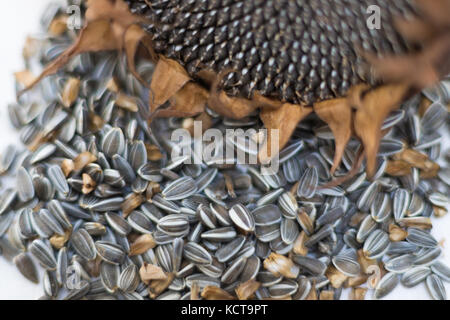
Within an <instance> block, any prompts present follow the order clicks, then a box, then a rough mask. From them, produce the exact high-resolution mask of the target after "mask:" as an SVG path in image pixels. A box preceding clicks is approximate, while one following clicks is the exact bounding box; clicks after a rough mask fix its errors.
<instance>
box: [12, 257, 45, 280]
mask: <svg viewBox="0 0 450 320" xmlns="http://www.w3.org/2000/svg"><path fill="white" fill-rule="evenodd" d="M13 262H14V264H15V265H16V267H17V269H18V270H19V271H20V273H21V274H22V275H23V276H24V277H25V278H27V279H28V280H30V281H31V282H33V283H39V278H38V273H37V269H36V266H35V264H34V262H33V260H31V258H30V256H29V255H28V254H27V253H25V252H22V253H20V254H18V255H17V256H15V257H14V259H13Z"/></svg>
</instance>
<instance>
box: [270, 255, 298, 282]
mask: <svg viewBox="0 0 450 320" xmlns="http://www.w3.org/2000/svg"><path fill="white" fill-rule="evenodd" d="M264 268H266V269H267V270H268V271H270V272H271V273H273V274H274V275H275V276H277V277H279V276H280V275H282V276H284V277H286V278H290V279H295V278H296V277H297V276H298V273H299V271H300V270H299V267H298V266H297V265H295V264H294V262H293V261H292V260H291V259H289V258H287V257H285V256H283V255H281V254H278V253H275V252H272V253H271V254H270V256H269V257H267V258H266V259H265V260H264Z"/></svg>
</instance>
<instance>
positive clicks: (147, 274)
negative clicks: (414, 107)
mask: <svg viewBox="0 0 450 320" xmlns="http://www.w3.org/2000/svg"><path fill="white" fill-rule="evenodd" d="M139 276H140V277H141V280H142V282H144V283H145V284H149V282H150V281H152V280H165V279H167V275H166V274H165V273H164V271H163V270H162V269H161V268H160V267H158V266H155V265H154V264H150V263H146V262H144V264H143V265H142V267H141V268H140V269H139Z"/></svg>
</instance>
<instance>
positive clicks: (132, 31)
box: [125, 25, 158, 87]
mask: <svg viewBox="0 0 450 320" xmlns="http://www.w3.org/2000/svg"><path fill="white" fill-rule="evenodd" d="M141 44H142V45H143V46H144V48H145V49H146V50H147V52H148V53H149V54H150V58H151V60H152V61H155V62H156V61H157V60H158V56H157V55H156V53H155V51H154V50H153V44H152V41H151V40H150V37H149V36H148V33H147V31H145V30H144V29H142V28H141V27H140V26H138V25H131V26H130V27H129V28H128V29H127V31H126V32H125V53H126V55H127V64H128V69H129V70H130V72H131V73H132V74H133V75H134V76H135V77H136V79H138V80H139V81H140V82H141V83H143V84H144V85H145V86H146V87H149V84H148V83H146V82H145V80H144V79H143V78H142V77H141V75H140V74H139V73H138V72H137V71H136V64H135V61H134V60H135V57H136V52H137V50H138V48H139V45H141Z"/></svg>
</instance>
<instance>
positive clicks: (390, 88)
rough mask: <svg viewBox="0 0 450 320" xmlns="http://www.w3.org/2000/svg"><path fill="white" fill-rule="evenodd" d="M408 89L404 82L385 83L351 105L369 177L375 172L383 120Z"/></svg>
mask: <svg viewBox="0 0 450 320" xmlns="http://www.w3.org/2000/svg"><path fill="white" fill-rule="evenodd" d="M408 91H409V86H408V85H405V84H393V85H385V86H381V87H379V88H376V89H373V90H370V91H368V92H367V93H366V94H365V95H364V96H363V97H361V98H360V99H361V100H360V103H359V104H357V105H352V107H354V108H356V109H357V110H356V114H355V120H354V130H355V133H356V135H357V136H358V137H359V139H360V140H361V142H362V144H363V146H364V152H365V155H366V159H367V174H368V176H369V177H372V176H373V174H374V173H375V169H376V156H377V153H378V148H379V145H380V139H381V126H382V124H383V121H384V119H386V117H387V116H388V115H389V113H390V112H391V111H393V110H395V109H397V108H398V107H400V103H401V101H403V99H404V98H405V96H406V95H407V93H408ZM352 99H353V101H357V100H358V98H356V99H355V98H352Z"/></svg>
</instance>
